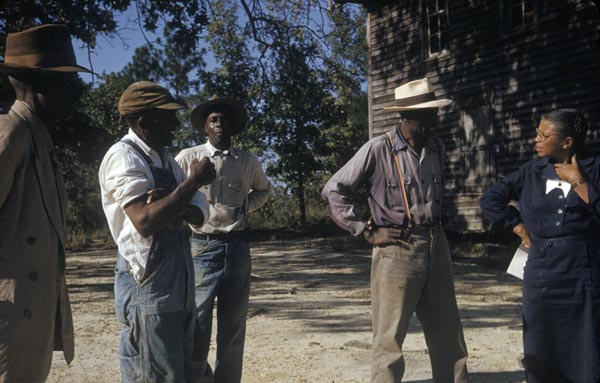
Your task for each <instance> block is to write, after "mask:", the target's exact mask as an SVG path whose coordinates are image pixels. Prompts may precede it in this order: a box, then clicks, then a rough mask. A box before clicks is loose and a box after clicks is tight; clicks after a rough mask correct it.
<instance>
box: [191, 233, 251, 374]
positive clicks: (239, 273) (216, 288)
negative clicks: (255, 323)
mask: <svg viewBox="0 0 600 383" xmlns="http://www.w3.org/2000/svg"><path fill="white" fill-rule="evenodd" d="M192 259H193V262H194V271H195V273H196V306H197V310H198V320H197V322H196V330H195V333H194V342H195V345H194V355H193V359H194V361H202V362H205V365H208V363H207V362H206V361H207V359H208V350H209V347H210V338H211V332H212V313H213V307H214V304H215V298H216V299H217V302H218V303H217V358H216V361H215V366H214V381H215V383H238V382H240V381H241V378H242V362H243V356H244V339H245V336H246V317H247V313H248V299H249V296H250V271H251V269H252V262H251V260H250V246H249V244H248V241H247V240H246V239H245V237H244V235H243V234H242V233H240V234H239V235H236V236H233V237H231V238H229V239H227V240H221V239H213V238H210V240H204V239H196V238H193V239H192Z"/></svg>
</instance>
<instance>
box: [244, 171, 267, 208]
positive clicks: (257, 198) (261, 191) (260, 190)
mask: <svg viewBox="0 0 600 383" xmlns="http://www.w3.org/2000/svg"><path fill="white" fill-rule="evenodd" d="M270 194H271V181H269V179H268V178H267V176H266V175H265V172H263V170H262V168H261V166H260V163H259V162H258V160H256V161H254V166H253V171H252V191H250V193H248V212H253V211H255V210H258V209H260V208H261V207H262V206H263V205H264V204H265V203H267V200H268V199H269V195H270Z"/></svg>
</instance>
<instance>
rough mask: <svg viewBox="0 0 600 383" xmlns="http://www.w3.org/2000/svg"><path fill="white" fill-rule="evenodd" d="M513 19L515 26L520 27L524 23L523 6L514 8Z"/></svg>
mask: <svg viewBox="0 0 600 383" xmlns="http://www.w3.org/2000/svg"><path fill="white" fill-rule="evenodd" d="M511 21H512V26H513V28H518V27H520V26H522V25H523V10H522V8H521V6H518V7H513V8H512V15H511Z"/></svg>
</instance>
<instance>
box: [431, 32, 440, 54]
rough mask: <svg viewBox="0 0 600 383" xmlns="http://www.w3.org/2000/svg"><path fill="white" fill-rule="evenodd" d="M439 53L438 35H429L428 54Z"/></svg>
mask: <svg viewBox="0 0 600 383" xmlns="http://www.w3.org/2000/svg"><path fill="white" fill-rule="evenodd" d="M439 51H440V39H439V37H438V35H431V37H430V38H429V53H436V52H439Z"/></svg>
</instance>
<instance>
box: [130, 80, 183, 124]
mask: <svg viewBox="0 0 600 383" xmlns="http://www.w3.org/2000/svg"><path fill="white" fill-rule="evenodd" d="M118 108H119V114H120V115H121V116H126V115H128V114H133V113H138V112H143V111H146V110H150V109H167V110H178V109H185V108H187V106H186V105H185V104H184V103H183V102H181V101H179V100H177V99H176V98H175V97H173V96H172V95H171V93H169V91H168V90H167V89H166V88H164V87H162V86H160V85H158V84H156V83H154V82H151V81H138V82H134V83H133V84H131V85H129V86H128V87H127V89H125V91H124V92H123V94H121V98H120V99H119V105H118Z"/></svg>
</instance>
